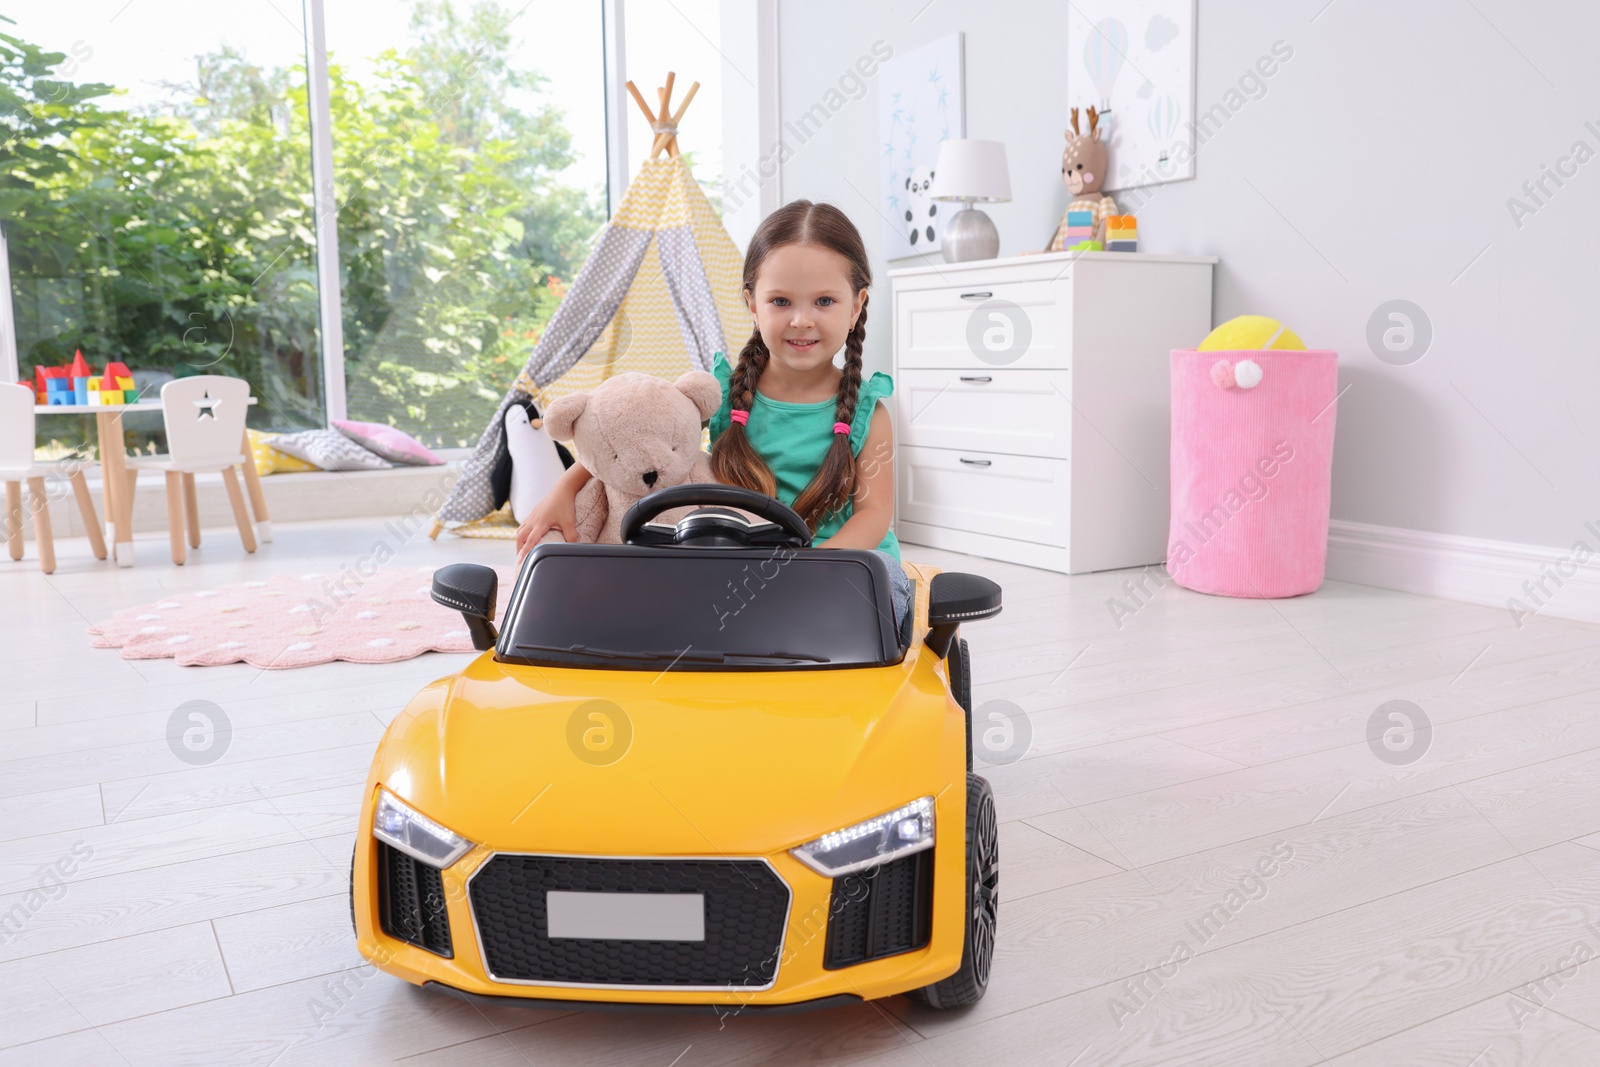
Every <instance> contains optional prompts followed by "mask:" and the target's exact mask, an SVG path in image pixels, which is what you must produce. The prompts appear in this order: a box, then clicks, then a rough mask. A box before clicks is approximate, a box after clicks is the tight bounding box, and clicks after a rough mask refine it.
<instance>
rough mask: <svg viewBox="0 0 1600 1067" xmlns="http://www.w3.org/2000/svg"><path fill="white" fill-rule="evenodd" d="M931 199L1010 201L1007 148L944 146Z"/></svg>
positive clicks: (969, 143)
mask: <svg viewBox="0 0 1600 1067" xmlns="http://www.w3.org/2000/svg"><path fill="white" fill-rule="evenodd" d="M928 195H929V196H930V197H932V198H933V199H935V200H979V201H983V202H985V203H1000V202H1002V201H1007V200H1010V199H1011V171H1010V170H1009V169H1008V168H1007V167H1006V146H1005V144H1004V143H1003V142H1001V141H974V140H970V139H966V140H957V141H943V142H941V143H940V145H939V162H938V164H937V165H935V166H934V168H933V188H932V189H930V190H929V191H928Z"/></svg>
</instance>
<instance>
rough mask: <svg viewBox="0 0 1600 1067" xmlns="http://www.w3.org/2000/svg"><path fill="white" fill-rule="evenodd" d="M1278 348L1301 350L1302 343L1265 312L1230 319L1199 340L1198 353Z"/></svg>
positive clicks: (1293, 333)
mask: <svg viewBox="0 0 1600 1067" xmlns="http://www.w3.org/2000/svg"><path fill="white" fill-rule="evenodd" d="M1241 349H1243V350H1261V349H1278V350H1280V351H1282V350H1290V351H1295V352H1304V351H1305V350H1306V345H1305V342H1304V341H1302V340H1300V338H1299V337H1297V336H1296V335H1295V332H1294V331H1293V330H1291V329H1289V327H1287V326H1285V325H1284V324H1283V323H1281V322H1279V321H1278V320H1277V319H1269V318H1267V317H1266V316H1265V315H1240V316H1239V317H1238V318H1236V319H1229V320H1228V321H1227V322H1225V323H1223V324H1222V325H1221V326H1218V327H1217V328H1216V329H1215V330H1212V331H1211V332H1210V333H1209V334H1207V335H1206V339H1205V340H1204V341H1201V342H1200V351H1201V352H1233V351H1239V350H1241Z"/></svg>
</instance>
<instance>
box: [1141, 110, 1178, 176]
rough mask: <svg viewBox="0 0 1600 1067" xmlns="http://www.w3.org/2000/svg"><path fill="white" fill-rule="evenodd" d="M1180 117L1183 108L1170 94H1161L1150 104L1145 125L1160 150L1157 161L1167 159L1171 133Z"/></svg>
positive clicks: (1174, 130) (1176, 130) (1170, 144)
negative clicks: (1161, 95)
mask: <svg viewBox="0 0 1600 1067" xmlns="http://www.w3.org/2000/svg"><path fill="white" fill-rule="evenodd" d="M1182 118H1183V108H1182V106H1180V105H1179V104H1178V102H1177V101H1175V100H1173V99H1172V97H1171V96H1163V97H1162V98H1161V99H1159V100H1157V101H1156V102H1155V103H1153V104H1151V105H1150V113H1149V115H1148V117H1147V118H1146V125H1148V126H1149V128H1150V136H1152V137H1154V138H1155V139H1156V147H1157V148H1159V149H1160V150H1161V157H1160V159H1159V160H1158V161H1157V162H1160V163H1165V162H1167V161H1168V158H1169V157H1168V152H1169V151H1170V149H1171V146H1172V135H1173V134H1174V133H1176V132H1178V122H1179V121H1180V120H1181V119H1182Z"/></svg>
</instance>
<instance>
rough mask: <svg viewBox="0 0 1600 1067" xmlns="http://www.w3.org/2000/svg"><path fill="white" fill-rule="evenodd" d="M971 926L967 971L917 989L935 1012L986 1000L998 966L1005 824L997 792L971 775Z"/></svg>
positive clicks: (965, 949)
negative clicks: (991, 976)
mask: <svg viewBox="0 0 1600 1067" xmlns="http://www.w3.org/2000/svg"><path fill="white" fill-rule="evenodd" d="M966 882H967V900H966V904H967V908H966V915H967V924H966V934H965V937H964V940H963V942H962V947H961V968H960V969H959V970H957V971H956V973H955V974H952V975H951V976H950V977H949V978H946V979H945V980H944V981H942V982H935V983H933V984H932V985H927V986H923V987H922V988H921V989H914V990H912V991H911V996H912V997H913V998H915V999H917V1000H920V1001H921V1002H922V1003H924V1004H926V1005H928V1007H930V1008H940V1009H944V1008H964V1007H967V1006H968V1005H970V1004H976V1003H977V1002H978V1001H980V1000H982V999H983V994H984V993H985V992H987V991H988V989H989V966H990V964H991V963H993V962H994V939H995V930H996V924H997V921H998V919H999V914H1000V823H999V820H998V819H997V818H996V816H995V810H994V791H993V790H992V789H990V788H989V783H988V782H987V781H985V780H984V779H983V778H980V777H979V776H978V775H976V774H969V775H967V878H966Z"/></svg>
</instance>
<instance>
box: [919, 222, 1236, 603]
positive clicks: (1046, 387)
mask: <svg viewBox="0 0 1600 1067" xmlns="http://www.w3.org/2000/svg"><path fill="white" fill-rule="evenodd" d="M1215 263H1216V260H1215V259H1213V258H1210V257H1199V256H1159V255H1144V254H1142V253H1137V252H1134V253H1128V252H1063V253H1056V254H1051V255H1040V256H1018V257H1015V258H1011V259H990V260H981V261H978V262H974V263H950V264H942V265H939V266H936V267H917V268H912V269H908V270H898V271H890V272H889V278H890V284H891V285H892V286H893V294H894V367H893V371H892V373H893V375H894V382H895V393H894V401H895V420H894V428H895V439H896V444H897V455H896V462H897V469H896V481H897V484H898V487H899V489H898V497H899V499H898V500H897V501H896V512H897V514H896V520H895V530H896V532H897V534H898V536H899V538H900V540H902V541H904V542H907V543H909V544H913V545H928V546H931V547H934V548H946V549H951V550H954V551H957V552H967V553H971V554H972V555H977V556H985V557H988V558H990V559H1001V560H1008V561H1010V562H1014V563H1022V564H1026V565H1028V566H1033V567H1043V568H1047V569H1049V570H1055V571H1063V572H1066V573H1069V574H1079V573H1082V572H1085V571H1099V570H1109V569H1112V568H1117V567H1137V566H1143V565H1145V564H1151V563H1159V562H1161V561H1162V560H1163V559H1165V558H1166V554H1167V553H1166V548H1167V510H1168V495H1169V489H1168V481H1167V468H1168V447H1169V446H1168V441H1169V428H1170V425H1171V419H1170V413H1171V393H1170V377H1169V360H1170V354H1171V350H1172V349H1174V348H1192V347H1194V346H1195V345H1197V344H1199V343H1200V340H1201V339H1202V338H1204V337H1205V335H1206V333H1207V332H1208V331H1209V330H1210V329H1211V271H1212V267H1213V265H1214V264H1215Z"/></svg>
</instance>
